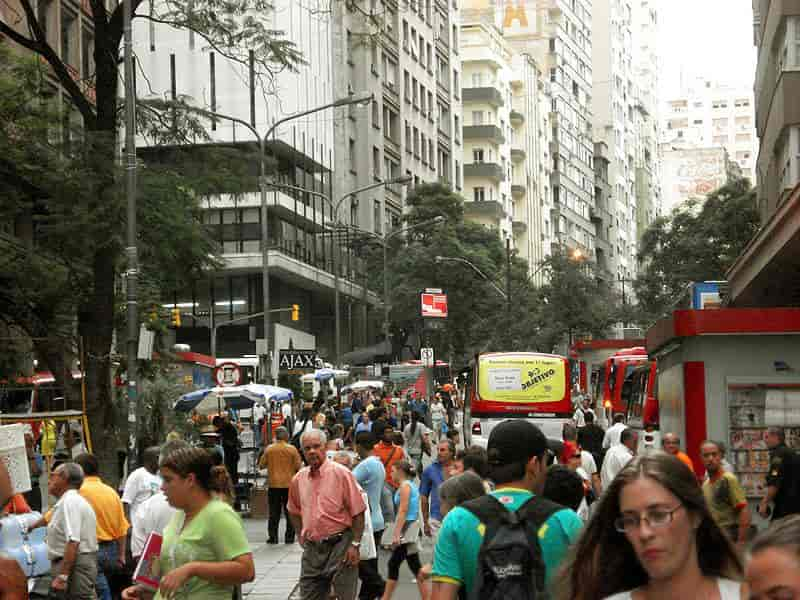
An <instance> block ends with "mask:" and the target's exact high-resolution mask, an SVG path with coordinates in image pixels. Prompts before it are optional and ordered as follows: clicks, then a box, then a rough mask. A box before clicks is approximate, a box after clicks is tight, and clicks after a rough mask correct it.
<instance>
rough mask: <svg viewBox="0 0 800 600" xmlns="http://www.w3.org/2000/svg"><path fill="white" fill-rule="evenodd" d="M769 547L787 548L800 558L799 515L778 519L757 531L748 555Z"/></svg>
mask: <svg viewBox="0 0 800 600" xmlns="http://www.w3.org/2000/svg"><path fill="white" fill-rule="evenodd" d="M770 548H781V549H785V550H788V551H790V552H791V553H792V554H794V556H795V558H796V559H798V560H800V515H791V516H788V517H784V518H782V519H778V520H777V521H775V522H774V523H773V524H772V525H770V527H769V529H766V530H764V531H762V532H761V533H759V534H758V535H757V536H756V539H754V540H753V543H752V545H751V546H750V555H751V556H752V555H754V554H756V553H757V552H761V551H763V550H769V549H770Z"/></svg>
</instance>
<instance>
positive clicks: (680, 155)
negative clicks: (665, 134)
mask: <svg viewBox="0 0 800 600" xmlns="http://www.w3.org/2000/svg"><path fill="white" fill-rule="evenodd" d="M737 176H741V170H740V168H739V165H738V164H736V163H735V162H734V161H732V160H731V159H730V156H729V155H728V151H727V150H726V149H725V148H723V147H722V146H718V147H716V148H676V147H672V146H670V145H668V144H667V145H664V146H663V147H662V148H661V181H662V188H663V193H664V195H663V209H664V214H669V213H670V212H671V211H672V210H674V209H675V208H676V207H679V206H680V205H681V203H683V202H686V201H687V200H703V199H705V197H706V196H708V195H709V194H710V193H711V192H713V191H714V190H716V189H717V188H719V187H721V186H723V185H725V184H726V183H728V181H730V180H731V179H732V178H734V177H737Z"/></svg>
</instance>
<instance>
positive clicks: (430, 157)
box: [428, 139, 436, 170]
mask: <svg viewBox="0 0 800 600" xmlns="http://www.w3.org/2000/svg"><path fill="white" fill-rule="evenodd" d="M428 162H429V163H430V167H431V169H434V170H435V169H436V164H435V163H436V160H435V159H434V151H433V140H432V139H428Z"/></svg>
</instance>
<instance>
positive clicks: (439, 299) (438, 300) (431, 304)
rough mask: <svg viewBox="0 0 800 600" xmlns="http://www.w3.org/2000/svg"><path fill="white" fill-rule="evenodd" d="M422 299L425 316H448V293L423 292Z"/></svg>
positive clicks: (440, 317) (441, 317)
mask: <svg viewBox="0 0 800 600" xmlns="http://www.w3.org/2000/svg"><path fill="white" fill-rule="evenodd" d="M420 300H421V304H422V316H423V317H434V318H438V319H445V318H447V294H434V293H429V292H422V294H420Z"/></svg>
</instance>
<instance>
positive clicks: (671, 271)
mask: <svg viewBox="0 0 800 600" xmlns="http://www.w3.org/2000/svg"><path fill="white" fill-rule="evenodd" d="M758 228H759V214H758V210H757V208H756V198H755V190H754V189H753V188H752V187H751V185H750V182H749V181H748V180H746V179H736V180H734V181H731V182H730V183H728V184H726V185H724V186H722V187H720V188H719V189H717V190H716V191H714V192H713V193H711V194H710V195H709V196H708V198H707V199H706V200H705V201H697V200H690V201H687V202H686V203H684V204H682V205H680V206H679V207H678V208H677V210H675V211H673V212H672V214H670V215H668V216H663V217H660V218H658V219H656V220H655V221H654V222H653V223H652V225H650V227H649V228H648V229H647V230H646V231H645V233H644V236H643V237H642V242H641V249H640V252H639V260H640V262H641V265H642V266H641V268H640V271H639V276H638V278H637V279H636V281H635V282H634V289H635V291H636V297H637V299H638V305H637V317H638V319H639V320H640V322H641V323H642V324H644V325H646V324H649V323H652V322H653V321H655V320H657V319H658V318H660V317H661V316H663V315H664V314H666V313H667V312H668V311H669V310H670V309H671V308H672V307H673V306H674V305H675V303H676V302H677V301H678V300H679V298H680V296H681V295H682V294H683V293H684V291H685V289H686V286H687V285H688V284H690V283H692V282H695V281H713V280H722V279H725V273H726V271H727V270H728V268H730V266H731V265H732V264H733V262H734V261H735V260H736V257H737V256H739V254H740V253H741V252H742V250H744V248H745V246H746V245H747V243H748V242H749V241H750V240H751V239H752V237H753V236H754V235H755V234H756V232H757V231H758Z"/></svg>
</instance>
